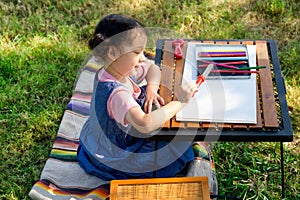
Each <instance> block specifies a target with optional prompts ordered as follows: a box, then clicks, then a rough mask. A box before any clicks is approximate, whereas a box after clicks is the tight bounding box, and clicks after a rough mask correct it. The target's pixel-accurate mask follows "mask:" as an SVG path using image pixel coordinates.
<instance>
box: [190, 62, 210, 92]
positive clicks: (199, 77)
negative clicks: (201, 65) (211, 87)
mask: <svg viewBox="0 0 300 200" xmlns="http://www.w3.org/2000/svg"><path fill="white" fill-rule="evenodd" d="M213 68H214V65H213V64H209V65H208V66H207V68H206V69H205V71H204V72H203V73H202V74H201V75H199V76H198V78H197V81H196V84H197V87H198V88H199V86H200V85H201V84H202V83H203V82H204V81H205V79H206V78H207V76H208V74H209V73H210V72H211V70H212V69H213ZM196 92H198V90H196V91H195V92H194V94H193V96H195V94H196Z"/></svg>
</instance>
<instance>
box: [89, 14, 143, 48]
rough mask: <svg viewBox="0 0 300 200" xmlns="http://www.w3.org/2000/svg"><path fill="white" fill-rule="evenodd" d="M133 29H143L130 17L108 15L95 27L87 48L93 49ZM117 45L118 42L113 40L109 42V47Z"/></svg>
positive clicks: (141, 25)
mask: <svg viewBox="0 0 300 200" xmlns="http://www.w3.org/2000/svg"><path fill="white" fill-rule="evenodd" d="M135 28H142V29H144V25H143V24H141V23H140V22H138V21H137V20H135V19H133V18H130V17H125V16H122V15H119V14H110V15H108V16H106V17H104V18H103V19H102V20H101V21H100V22H99V23H98V25H97V26H96V29H95V32H94V38H93V39H91V40H90V41H89V47H90V49H94V48H95V47H97V46H98V45H99V44H100V43H101V42H103V41H105V40H106V39H108V38H110V37H112V36H115V35H117V34H120V33H124V32H125V31H129V30H131V29H135ZM119 43H120V41H116V40H115V39H114V40H113V41H110V45H114V44H119ZM104 46H105V45H104Z"/></svg>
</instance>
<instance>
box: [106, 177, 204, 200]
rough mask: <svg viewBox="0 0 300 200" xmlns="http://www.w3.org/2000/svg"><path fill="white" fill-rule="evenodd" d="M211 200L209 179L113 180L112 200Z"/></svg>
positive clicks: (111, 187) (111, 188)
mask: <svg viewBox="0 0 300 200" xmlns="http://www.w3.org/2000/svg"><path fill="white" fill-rule="evenodd" d="M140 199H141V200H150V199H151V200H165V199H176V200H183V199H185V200H188V199H189V200H190V199H197V200H209V199H210V196H209V187H208V179H207V177H180V178H151V179H129V180H113V181H111V186H110V200H140Z"/></svg>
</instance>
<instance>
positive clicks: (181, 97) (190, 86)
mask: <svg viewBox="0 0 300 200" xmlns="http://www.w3.org/2000/svg"><path fill="white" fill-rule="evenodd" d="M197 91H198V85H197V84H196V83H194V82H190V83H187V84H186V85H183V86H179V87H177V88H175V96H176V97H177V99H178V101H180V102H181V103H188V102H189V100H190V99H191V98H192V97H193V96H194V94H195V92H197Z"/></svg>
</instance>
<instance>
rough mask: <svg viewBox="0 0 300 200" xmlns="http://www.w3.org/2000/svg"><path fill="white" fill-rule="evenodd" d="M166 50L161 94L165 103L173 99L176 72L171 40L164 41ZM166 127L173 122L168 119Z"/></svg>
mask: <svg viewBox="0 0 300 200" xmlns="http://www.w3.org/2000/svg"><path fill="white" fill-rule="evenodd" d="M163 48H164V50H163V56H162V66H161V73H162V75H163V78H162V79H161V86H160V95H161V96H162V97H163V98H164V100H165V103H166V104H167V103H169V102H170V101H172V95H173V94H172V89H173V78H174V77H173V74H174V73H173V72H174V50H173V48H172V43H171V42H170V41H165V42H164V47H163ZM163 127H164V128H171V122H170V120H168V121H167V122H166V123H165V124H164V126H163Z"/></svg>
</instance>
